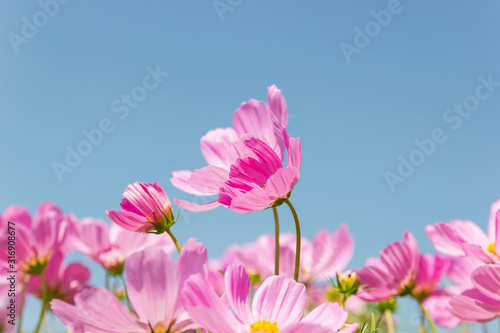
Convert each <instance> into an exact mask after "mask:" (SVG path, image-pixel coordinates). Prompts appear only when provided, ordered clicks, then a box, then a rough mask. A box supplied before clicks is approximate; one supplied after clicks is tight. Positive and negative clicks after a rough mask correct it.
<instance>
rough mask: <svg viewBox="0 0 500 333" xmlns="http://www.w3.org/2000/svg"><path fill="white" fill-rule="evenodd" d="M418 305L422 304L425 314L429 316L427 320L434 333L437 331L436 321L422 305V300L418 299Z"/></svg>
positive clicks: (421, 306)
mask: <svg viewBox="0 0 500 333" xmlns="http://www.w3.org/2000/svg"><path fill="white" fill-rule="evenodd" d="M417 302H418V305H420V308H421V309H422V313H423V314H424V315H425V317H426V318H427V321H428V322H429V325H431V328H432V331H433V332H434V333H437V330H436V326H435V325H434V322H433V321H432V318H431V316H429V313H428V312H427V311H426V310H425V308H424V306H423V305H422V302H420V301H418V300H417Z"/></svg>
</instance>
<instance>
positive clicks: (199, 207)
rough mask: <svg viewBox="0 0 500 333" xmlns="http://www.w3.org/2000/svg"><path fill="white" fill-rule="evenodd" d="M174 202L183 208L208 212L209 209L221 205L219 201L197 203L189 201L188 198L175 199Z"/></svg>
mask: <svg viewBox="0 0 500 333" xmlns="http://www.w3.org/2000/svg"><path fill="white" fill-rule="evenodd" d="M174 203H175V204H176V205H178V206H180V207H181V208H183V209H186V210H190V211H192V212H206V211H208V210H211V209H214V208H217V207H219V206H220V203H219V201H217V200H215V201H210V202H207V203H204V204H197V203H194V202H189V201H186V200H180V199H174Z"/></svg>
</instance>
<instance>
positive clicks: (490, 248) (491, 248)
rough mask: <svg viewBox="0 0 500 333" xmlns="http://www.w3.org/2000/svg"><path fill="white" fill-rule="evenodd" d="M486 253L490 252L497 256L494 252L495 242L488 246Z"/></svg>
mask: <svg viewBox="0 0 500 333" xmlns="http://www.w3.org/2000/svg"><path fill="white" fill-rule="evenodd" d="M486 251H488V252H491V253H493V254H494V255H496V256H498V253H496V252H495V241H491V242H490V244H488V247H487V248H486Z"/></svg>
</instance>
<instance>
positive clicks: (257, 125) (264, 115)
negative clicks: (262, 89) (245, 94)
mask: <svg viewBox="0 0 500 333" xmlns="http://www.w3.org/2000/svg"><path fill="white" fill-rule="evenodd" d="M233 125H234V129H235V130H236V134H237V135H238V138H240V137H242V136H243V135H245V134H248V135H252V136H255V135H260V136H263V137H265V138H266V141H267V142H268V143H269V145H270V146H271V147H272V148H273V149H274V150H275V151H277V152H280V151H279V150H280V149H279V147H278V144H277V142H276V137H275V134H274V127H275V123H274V121H273V119H272V116H271V110H270V109H269V106H268V105H267V104H266V103H264V102H262V101H257V100H254V99H251V100H250V101H248V102H243V103H241V106H240V107H239V108H238V109H237V110H236V111H234V114H233ZM280 154H281V152H280ZM280 154H279V155H280Z"/></svg>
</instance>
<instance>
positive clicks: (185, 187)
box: [170, 170, 209, 196]
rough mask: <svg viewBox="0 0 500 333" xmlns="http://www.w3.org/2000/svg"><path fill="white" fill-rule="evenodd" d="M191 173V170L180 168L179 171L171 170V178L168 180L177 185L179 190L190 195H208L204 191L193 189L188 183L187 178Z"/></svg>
mask: <svg viewBox="0 0 500 333" xmlns="http://www.w3.org/2000/svg"><path fill="white" fill-rule="evenodd" d="M192 175H193V172H192V171H188V170H181V171H173V172H172V178H170V182H171V183H172V185H174V186H175V187H177V188H178V189H179V190H181V191H183V192H186V193H189V194H192V195H203V196H204V195H209V194H207V193H206V191H204V190H203V191H198V190H195V189H194V188H193V187H192V186H191V185H190V184H189V178H191V176H192Z"/></svg>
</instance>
